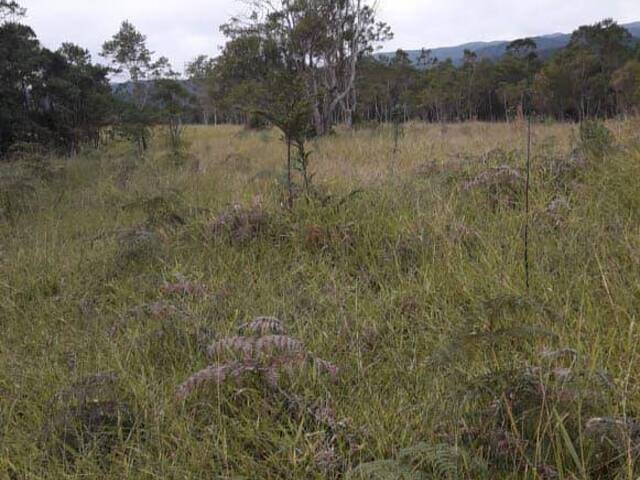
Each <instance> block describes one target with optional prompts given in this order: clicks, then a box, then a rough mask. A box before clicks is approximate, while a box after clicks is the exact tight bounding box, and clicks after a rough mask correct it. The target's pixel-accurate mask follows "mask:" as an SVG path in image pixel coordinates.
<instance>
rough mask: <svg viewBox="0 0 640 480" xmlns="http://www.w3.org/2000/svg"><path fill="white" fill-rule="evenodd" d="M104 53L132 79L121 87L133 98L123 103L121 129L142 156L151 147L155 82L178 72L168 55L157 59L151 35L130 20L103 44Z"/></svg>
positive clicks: (115, 69) (115, 66) (114, 68)
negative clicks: (148, 45)
mask: <svg viewBox="0 0 640 480" xmlns="http://www.w3.org/2000/svg"><path fill="white" fill-rule="evenodd" d="M101 55H102V56H103V57H105V58H107V59H108V60H109V61H110V64H111V67H112V68H113V71H114V72H115V73H118V74H123V75H125V76H126V78H127V80H128V81H129V82H126V83H124V84H123V85H121V89H125V90H127V89H130V91H125V92H124V93H123V95H125V96H127V97H130V98H127V99H126V100H127V101H125V102H122V103H121V115H120V116H121V124H120V127H121V131H122V133H123V135H124V136H125V137H127V138H130V139H131V140H133V141H134V142H135V143H136V144H137V146H138V152H139V154H140V155H142V154H143V153H144V151H145V150H146V149H147V148H148V142H149V138H150V136H151V126H152V125H153V122H154V110H153V106H152V105H150V100H152V94H153V88H154V82H155V81H156V80H158V79H160V78H163V77H173V76H175V73H174V72H172V70H171V65H170V63H169V60H168V59H167V58H166V57H159V58H157V59H155V60H154V58H153V55H154V54H153V52H152V51H150V50H149V48H148V47H147V37H146V36H145V35H143V34H142V33H140V32H139V31H138V30H137V29H136V27H135V26H134V25H133V24H132V23H130V22H128V21H124V22H122V24H121V26H120V30H118V32H117V33H116V34H114V35H113V37H112V38H111V39H110V40H108V41H106V42H105V43H104V44H103V46H102V53H101Z"/></svg>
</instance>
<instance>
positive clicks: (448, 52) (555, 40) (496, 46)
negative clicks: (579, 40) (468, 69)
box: [377, 21, 640, 65]
mask: <svg viewBox="0 0 640 480" xmlns="http://www.w3.org/2000/svg"><path fill="white" fill-rule="evenodd" d="M620 26H622V27H624V28H626V29H627V30H629V32H630V33H631V35H632V36H633V37H634V38H635V39H636V40H638V41H640V21H638V22H631V23H625V24H620ZM531 38H532V39H533V40H535V42H536V43H537V45H538V51H539V52H540V54H541V56H542V57H545V56H549V55H550V54H551V53H553V52H554V51H556V50H559V49H561V48H564V47H566V46H567V45H568V44H569V40H570V39H571V34H570V33H559V32H557V33H551V34H548V35H538V36H534V37H531ZM514 40H515V39H514ZM512 41H513V40H493V41H481V42H467V43H463V44H460V45H454V46H448V47H438V48H432V49H430V51H431V56H432V58H437V59H438V60H440V61H446V60H447V59H451V61H452V62H453V63H454V64H455V65H460V64H461V63H462V61H463V58H464V51H465V50H470V51H472V52H475V53H476V54H477V55H478V58H480V59H483V58H486V59H489V60H497V59H499V58H500V57H501V56H502V55H504V53H505V52H506V49H507V46H508V45H509V43H511V42H512ZM404 51H405V52H406V53H407V54H408V55H409V59H410V60H411V62H412V63H414V64H415V63H417V61H418V58H419V57H420V54H421V52H422V50H404ZM394 55H395V52H383V53H380V54H378V55H377V56H378V58H383V59H384V58H392V57H393V56H394Z"/></svg>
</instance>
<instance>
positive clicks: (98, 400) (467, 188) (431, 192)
mask: <svg viewBox="0 0 640 480" xmlns="http://www.w3.org/2000/svg"><path fill="white" fill-rule="evenodd" d="M634 121H635V120H629V123H628V124H626V123H625V124H620V125H616V126H615V127H617V128H610V129H607V128H606V127H605V126H604V125H602V124H589V125H584V126H583V127H582V129H579V128H578V127H573V126H569V125H536V126H534V138H533V140H534V142H533V143H534V148H533V155H532V189H531V228H532V230H531V238H530V241H531V289H530V291H527V289H526V286H525V281H524V272H523V267H522V255H523V251H522V244H521V241H520V239H521V231H522V228H523V225H524V215H523V211H522V209H523V201H522V195H523V190H522V181H523V174H522V172H523V165H524V147H525V140H524V134H523V132H524V130H523V128H522V126H519V125H518V124H514V125H512V126H505V125H489V124H469V125H451V126H449V127H448V128H447V129H442V128H440V127H437V126H421V125H412V124H407V125H404V126H403V130H404V136H403V139H402V148H399V149H398V150H397V152H396V154H395V157H394V174H393V175H391V176H389V175H388V165H389V163H388V162H389V158H388V152H389V151H390V149H391V148H392V147H393V146H392V145H390V144H389V141H390V138H392V135H391V133H392V132H391V131H390V130H389V128H391V127H386V128H380V129H378V130H376V131H374V132H370V131H365V130H363V131H357V132H339V134H337V135H334V136H332V137H330V138H326V139H315V140H313V142H312V143H313V145H310V148H312V149H313V151H314V172H315V173H316V176H315V177H314V188H315V190H314V193H313V194H306V195H300V196H298V197H296V198H295V202H294V206H293V208H292V209H289V208H283V207H284V206H285V205H283V200H282V199H283V191H282V184H281V183H279V182H278V171H279V168H280V164H281V159H282V148H283V147H282V145H281V143H280V142H279V141H278V136H277V135H276V134H275V133H273V132H269V131H263V132H260V133H250V132H249V133H247V132H245V133H243V134H242V135H236V133H237V131H236V130H234V129H232V128H230V127H218V128H210V129H204V128H202V129H201V128H191V129H188V130H187V132H186V136H187V137H188V141H189V145H190V146H191V147H190V154H189V155H188V156H186V157H185V160H184V161H183V162H180V163H176V162H175V161H173V160H172V158H170V156H167V155H166V152H163V151H155V152H150V153H149V155H148V157H147V158H146V159H145V161H140V160H139V159H136V158H135V157H134V156H132V155H131V152H129V151H128V149H127V147H126V146H125V145H113V146H111V147H109V149H108V150H103V151H100V152H86V153H84V154H83V155H79V156H77V157H76V158H74V159H70V160H69V159H52V158H45V157H38V159H35V161H34V159H33V158H20V159H16V160H14V161H13V162H12V163H11V164H6V165H2V169H1V170H0V185H2V186H3V187H2V188H3V189H2V191H1V192H0V272H1V275H0V296H1V297H2V302H0V329H1V331H2V332H3V333H2V337H1V338H0V365H2V369H0V478H8V479H18V478H34V479H35V478H38V479H40V478H51V479H58V478H80V477H85V478H106V479H110V478H111V479H121V478H141V479H143V478H144V479H147V478H148V479H151V478H228V479H232V478H233V479H242V478H246V479H254V478H265V479H268V478H274V479H275V478H290V479H298V478H300V479H313V478H317V479H325V478H336V479H337V478H349V479H386V478H389V479H398V478H407V479H431V478H434V479H435V478H438V479H441V478H444V479H464V478H469V479H482V478H486V479H495V478H504V479H514V478H523V479H547V478H559V479H600V478H603V479H627V480H632V479H635V478H637V476H638V475H639V474H640V468H639V466H638V454H639V452H640V433H639V432H640V426H639V425H640V422H639V420H638V419H639V415H640V413H639V412H638V410H639V408H640V397H639V392H640V391H639V390H638V387H637V381H638V373H637V368H636V366H637V364H638V354H639V352H638V347H637V345H638V344H639V340H640V338H639V335H640V333H639V332H638V325H637V322H638V312H639V311H640V281H639V278H640V277H639V276H638V272H639V271H640V227H639V225H640V194H639V192H638V189H637V179H638V178H640V148H639V145H638V143H637V142H638V138H637V132H636V130H634V129H633V128H631V127H630V125H632V122H634ZM612 132H617V133H615V134H614V133H612ZM519 145H520V146H519ZM285 197H286V195H285Z"/></svg>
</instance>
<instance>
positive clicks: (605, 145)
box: [580, 120, 615, 158]
mask: <svg viewBox="0 0 640 480" xmlns="http://www.w3.org/2000/svg"><path fill="white" fill-rule="evenodd" d="M614 143H615V140H614V138H613V134H612V133H611V131H610V130H609V129H608V128H607V127H606V126H605V125H604V123H602V122H600V121H597V120H587V121H584V122H582V124H581V125H580V146H581V148H582V150H583V151H584V152H585V153H586V154H588V155H591V156H593V157H596V158H602V157H604V156H605V155H606V154H607V153H609V152H611V150H612V149H613V146H614Z"/></svg>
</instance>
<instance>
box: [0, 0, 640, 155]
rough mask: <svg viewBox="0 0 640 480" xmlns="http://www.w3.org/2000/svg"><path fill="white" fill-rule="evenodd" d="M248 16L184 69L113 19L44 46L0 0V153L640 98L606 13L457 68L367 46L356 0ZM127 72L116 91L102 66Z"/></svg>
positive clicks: (623, 109)
mask: <svg viewBox="0 0 640 480" xmlns="http://www.w3.org/2000/svg"><path fill="white" fill-rule="evenodd" d="M255 8H256V11H255V12H254V13H253V14H252V15H251V16H249V17H248V18H242V19H240V18H233V19H231V20H230V21H229V23H227V24H225V25H223V26H221V30H222V32H223V33H224V34H225V35H226V37H227V38H228V42H227V44H226V46H225V47H224V49H223V50H222V52H221V53H220V55H219V56H218V57H216V58H211V57H208V56H205V55H202V56H199V57H197V58H196V59H194V61H193V62H191V63H190V64H189V65H188V67H187V69H186V72H185V75H186V78H184V79H181V78H180V76H179V75H178V74H177V73H175V72H174V71H172V69H171V65H170V64H169V61H168V60H167V59H166V58H164V57H159V58H154V56H153V54H152V52H150V51H149V49H148V48H147V46H146V38H145V36H144V35H143V34H142V33H140V32H139V31H138V30H137V29H136V28H135V26H134V25H132V24H131V23H129V22H127V21H125V22H123V23H122V26H121V29H120V31H119V32H117V33H116V34H115V35H114V36H113V38H111V39H110V40H108V41H106V42H105V43H104V46H103V50H102V52H101V56H102V57H103V58H104V59H105V60H106V62H104V63H106V65H102V64H98V63H94V61H93V60H92V59H91V56H90V55H89V52H88V51H87V50H85V49H84V48H82V47H80V46H77V45H73V44H70V43H66V44H63V45H62V46H61V47H60V48H59V49H58V50H56V51H50V50H48V49H47V48H44V47H43V46H42V45H41V44H40V43H39V41H38V39H37V36H36V34H35V32H34V31H33V30H32V29H31V28H30V27H29V26H27V25H25V24H24V23H22V22H23V20H24V16H25V13H26V12H25V9H24V8H22V7H21V6H20V5H19V4H18V3H16V2H15V1H12V0H0V19H1V20H0V21H1V22H2V24H1V26H0V79H1V80H0V155H1V156H6V155H7V154H11V153H12V152H16V151H20V150H24V149H32V148H46V149H50V148H54V149H56V150H60V151H64V152H66V153H68V154H74V153H76V152H77V151H78V149H79V148H80V147H81V146H82V145H94V146H98V145H99V144H100V142H101V141H107V140H108V139H109V138H114V137H116V136H120V137H122V138H127V139H130V140H131V141H132V142H133V143H134V144H135V145H136V146H137V148H138V150H139V151H140V152H144V151H145V149H146V148H147V145H148V142H149V140H150V136H151V131H152V128H153V127H154V126H158V125H166V126H167V127H168V131H169V135H170V137H171V138H172V139H173V142H174V143H178V142H179V136H180V131H181V125H182V124H183V123H240V124H247V125H248V126H254V127H259V126H262V125H266V124H269V123H271V124H276V125H278V124H279V125H280V126H282V125H283V124H285V123H287V122H289V123H291V119H292V118H293V117H296V122H297V123H298V124H304V128H301V129H300V128H298V130H299V131H298V136H301V135H302V136H309V135H324V134H326V133H328V132H329V131H331V128H332V127H333V126H334V125H336V124H338V123H344V124H345V125H347V126H349V127H351V126H352V125H354V124H358V123H362V122H389V121H407V120H410V119H417V120H421V121H426V122H458V121H465V120H485V121H509V120H510V119H513V118H515V117H517V116H521V115H525V114H529V113H532V114H535V115H538V116H541V117H544V118H552V119H557V120H571V121H581V120H583V119H586V118H593V117H599V118H607V117H613V116H617V115H626V114H629V113H632V112H634V111H635V110H636V109H637V108H638V107H639V106H640V44H639V43H638V42H637V40H635V39H633V37H632V36H631V34H630V33H629V32H628V31H627V30H625V29H624V28H623V27H621V26H619V25H618V24H617V23H615V22H614V21H612V20H604V21H602V22H599V23H597V24H595V25H590V26H583V27H580V28H579V29H578V30H576V31H575V32H574V33H573V34H572V36H571V40H570V42H569V44H568V46H567V47H566V48H564V49H562V50H559V51H557V52H555V53H554V54H553V55H552V56H551V57H550V58H548V59H544V60H543V59H542V56H541V55H539V53H538V50H537V45H536V42H535V41H534V40H532V39H520V40H516V41H514V42H512V43H511V44H510V45H509V46H508V48H507V50H506V54H505V55H504V56H503V57H502V58H500V59H499V60H497V61H492V60H489V59H480V58H478V55H477V54H476V53H474V52H472V51H467V52H465V56H464V61H463V62H462V64H461V65H459V66H458V65H456V64H454V63H453V62H452V61H451V60H444V61H442V60H439V59H438V58H435V57H433V56H432V55H431V53H430V52H429V51H428V50H424V51H423V53H422V55H421V56H420V58H419V59H418V62H417V64H416V63H414V62H412V61H411V60H410V58H409V55H408V54H407V53H406V52H404V51H402V50H399V51H398V52H397V53H396V54H395V55H393V56H382V55H377V54H376V50H377V49H378V48H379V47H380V45H382V44H383V43H384V42H385V41H386V40H388V39H390V38H391V37H392V35H393V33H392V31H391V28H390V27H389V26H388V25H386V24H385V23H382V22H379V21H378V20H377V19H376V16H375V11H374V10H373V9H372V8H371V7H369V6H367V5H365V4H362V3H361V2H360V1H359V0H358V1H356V0H350V1H338V0H325V1H322V2H290V1H284V2H282V3H281V4H280V5H278V6H273V5H272V4H271V3H270V2H266V1H259V2H256V3H255ZM116 73H119V74H122V75H124V76H125V77H126V78H128V81H127V82H126V83H125V84H121V85H120V86H119V87H118V88H114V86H113V85H112V79H113V78H114V76H113V75H114V74H116Z"/></svg>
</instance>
